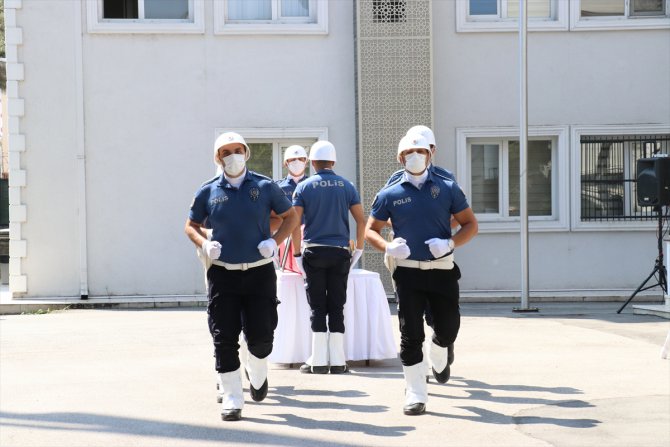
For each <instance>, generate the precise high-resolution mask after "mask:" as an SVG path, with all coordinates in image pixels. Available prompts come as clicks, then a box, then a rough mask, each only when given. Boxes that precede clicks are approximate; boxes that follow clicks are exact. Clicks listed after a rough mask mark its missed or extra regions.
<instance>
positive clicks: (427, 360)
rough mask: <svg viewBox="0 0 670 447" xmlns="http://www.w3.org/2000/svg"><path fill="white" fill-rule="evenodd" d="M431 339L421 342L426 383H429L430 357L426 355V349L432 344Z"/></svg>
mask: <svg viewBox="0 0 670 447" xmlns="http://www.w3.org/2000/svg"><path fill="white" fill-rule="evenodd" d="M430 340H431V339H429V338H427V339H426V340H424V342H423V363H424V371H426V383H428V382H429V381H430V356H429V355H428V347H429V346H430V344H431V343H432V342H431V341H430Z"/></svg>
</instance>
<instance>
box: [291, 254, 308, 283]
mask: <svg viewBox="0 0 670 447" xmlns="http://www.w3.org/2000/svg"><path fill="white" fill-rule="evenodd" d="M294 259H295V263H296V264H297V265H298V270H300V274H301V275H302V276H304V277H305V278H307V273H305V267H303V266H302V256H295V257H294Z"/></svg>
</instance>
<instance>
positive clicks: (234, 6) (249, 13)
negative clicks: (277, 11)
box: [218, 0, 272, 20]
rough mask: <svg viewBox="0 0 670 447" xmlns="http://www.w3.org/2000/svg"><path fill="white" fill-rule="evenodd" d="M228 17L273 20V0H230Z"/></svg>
mask: <svg viewBox="0 0 670 447" xmlns="http://www.w3.org/2000/svg"><path fill="white" fill-rule="evenodd" d="M218 1H221V0H218ZM228 19H230V20H272V1H271V0H228Z"/></svg>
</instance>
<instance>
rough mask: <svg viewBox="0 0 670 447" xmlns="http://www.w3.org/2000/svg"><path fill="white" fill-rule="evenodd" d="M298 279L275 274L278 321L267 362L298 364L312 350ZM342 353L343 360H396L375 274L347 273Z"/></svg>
mask: <svg viewBox="0 0 670 447" xmlns="http://www.w3.org/2000/svg"><path fill="white" fill-rule="evenodd" d="M303 284H304V283H303V279H302V277H301V276H300V275H299V274H297V273H289V272H280V271H278V272H277V295H278V297H279V300H280V301H281V303H280V304H279V306H278V308H277V313H278V314H279V322H278V324H277V329H276V330H275V339H274V348H273V350H272V354H270V357H269V360H270V361H271V362H274V363H302V362H304V361H305V360H307V358H308V357H309V355H310V353H311V352H310V351H311V349H312V330H311V328H310V321H309V317H310V309H309V304H307V295H306V293H305V287H304V285H303ZM344 327H345V333H344V340H345V343H344V352H345V354H346V357H347V360H379V359H389V358H396V357H397V352H398V348H397V344H396V342H395V340H394V339H393V330H392V328H391V312H390V310H389V305H388V300H387V298H386V293H385V292H384V287H383V285H382V283H381V280H380V279H379V274H378V273H374V272H369V271H367V270H359V269H354V270H352V271H351V272H350V273H349V281H348V283H347V302H346V304H345V305H344Z"/></svg>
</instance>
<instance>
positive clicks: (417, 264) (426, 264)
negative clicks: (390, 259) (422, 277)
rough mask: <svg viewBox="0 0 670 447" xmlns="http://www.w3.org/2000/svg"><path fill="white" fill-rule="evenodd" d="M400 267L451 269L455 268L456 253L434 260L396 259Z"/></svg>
mask: <svg viewBox="0 0 670 447" xmlns="http://www.w3.org/2000/svg"><path fill="white" fill-rule="evenodd" d="M395 263H396V265H397V266H398V267H409V268H413V269H420V270H434V269H438V270H451V269H453V268H454V255H449V256H447V257H446V258H440V259H436V260H434V261H412V260H411V259H395Z"/></svg>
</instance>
